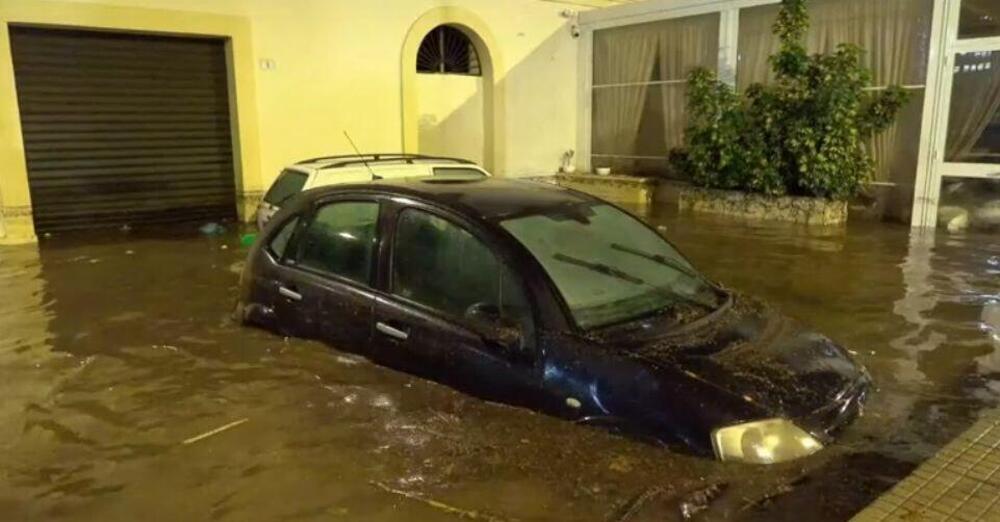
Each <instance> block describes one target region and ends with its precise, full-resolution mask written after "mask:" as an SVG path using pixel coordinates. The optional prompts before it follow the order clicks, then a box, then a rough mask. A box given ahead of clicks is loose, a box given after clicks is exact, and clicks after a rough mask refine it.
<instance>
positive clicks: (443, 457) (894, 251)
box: [0, 216, 1000, 522]
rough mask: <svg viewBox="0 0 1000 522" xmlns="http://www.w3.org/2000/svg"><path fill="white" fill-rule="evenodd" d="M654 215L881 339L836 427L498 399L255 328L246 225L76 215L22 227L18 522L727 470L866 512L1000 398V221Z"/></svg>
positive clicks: (458, 495) (620, 484) (672, 480)
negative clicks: (764, 446) (759, 463)
mask: <svg viewBox="0 0 1000 522" xmlns="http://www.w3.org/2000/svg"><path fill="white" fill-rule="evenodd" d="M651 220H652V221H654V222H656V223H658V224H661V225H663V226H665V227H666V230H667V235H668V236H669V237H671V238H672V239H673V240H674V241H675V242H676V243H677V244H678V245H679V246H680V247H681V248H682V250H684V251H685V252H686V253H688V254H689V256H690V257H691V258H692V259H693V260H694V261H695V263H696V265H698V266H699V267H701V268H702V269H703V270H704V271H705V272H707V273H708V274H709V275H710V276H712V277H713V278H715V279H717V280H720V281H722V282H724V283H725V284H726V285H728V286H731V287H734V288H737V289H739V290H742V291H745V292H749V293H753V294H756V295H759V296H762V297H765V298H767V299H768V300H770V301H771V302H772V303H774V304H776V305H778V306H779V307H780V308H782V309H783V310H785V311H787V312H788V313H790V314H792V315H794V316H796V317H798V318H800V319H803V320H805V321H807V322H810V323H812V324H813V325H815V326H816V327H817V328H818V329H820V330H821V331H823V332H825V333H828V334H829V335H830V336H832V337H833V338H835V339H837V340H838V341H840V342H842V343H844V344H846V345H847V346H848V347H850V348H851V349H852V350H854V351H855V352H857V354H858V358H859V359H860V360H861V361H862V362H863V363H864V364H866V365H867V366H868V367H869V369H870V370H871V372H872V374H873V375H874V377H875V380H876V382H877V383H878V386H879V390H878V392H877V393H875V394H874V396H873V397H872V399H871V401H870V403H869V407H868V409H867V411H866V413H865V416H864V417H863V418H862V419H860V420H859V421H858V422H857V423H855V424H854V425H853V426H852V427H850V428H849V429H848V431H847V432H846V433H845V434H844V435H843V438H842V440H841V441H840V442H839V443H838V444H837V445H835V446H833V447H830V448H828V449H827V450H825V451H823V452H820V454H818V455H816V456H814V457H810V458H808V459H805V460H803V461H799V462H796V463H792V464H787V465H781V466H774V467H750V466H743V465H733V464H721V463H717V462H712V461H707V460H704V459H699V458H695V457H691V456H687V455H683V454H678V453H674V452H670V451H668V450H665V449H661V448H657V447H654V446H651V445H647V444H644V443H641V442H637V441H633V440H629V439H624V438H620V437H617V436H613V435H610V434H607V433H604V432H602V431H599V430H597V429H590V428H583V427H577V426H574V425H571V424H570V423H566V422H562V421H558V420H555V419H551V418H547V417H545V416H542V415H537V414H534V413H531V412H529V411H525V410H519V409H514V408H509V407H505V406H502V405H497V404H490V403H486V402H483V401H480V400H478V399H474V398H470V397H466V396H464V395H461V394H459V393H456V392H454V391H452V390H450V389H448V388H445V387H442V386H439V385H436V384H434V383H430V382H426V381H422V380H420V379H417V378H413V377H410V376H407V375H404V374H400V373H397V372H394V371H391V370H387V369H384V368H381V367H377V366H374V365H372V364H370V363H368V362H366V361H365V360H363V359H359V358H357V357H355V356H351V355H348V354H346V353H344V352H339V351H337V350H335V349H331V348H328V347H326V346H323V345H321V344H318V343H313V342H306V341H300V340H295V339H283V338H281V337H277V336H274V335H271V334H269V333H266V332H263V331H259V330H254V329H246V328H242V327H240V326H238V325H236V324H234V323H233V322H232V321H231V319H230V316H229V313H230V310H231V309H232V305H233V302H234V297H235V290H236V288H235V285H236V278H237V274H236V270H237V269H238V265H239V263H240V261H241V258H242V257H243V251H242V250H241V248H240V246H239V237H238V234H236V233H235V232H230V233H227V234H223V235H220V236H203V235H201V234H200V233H199V232H198V231H197V228H196V227H178V228H175V229H172V230H159V231H141V230H133V231H128V232H123V231H114V232H103V233H87V234H67V235H57V236H55V237H51V238H45V239H43V241H42V243H41V245H40V247H39V248H35V247H17V248H2V249H0V289H2V299H0V379H2V381H0V394H2V395H0V397H2V400H0V519H3V520H101V521H114V520H129V521H132V520H141V519H142V518H150V519H155V520H207V519H212V520H241V521H243V520H319V519H322V520H366V521H369V520H370V521H397V520H398V521H402V520H432V521H433V520H456V519H458V518H459V517H461V516H465V517H466V518H471V519H479V520H501V521H506V520H521V521H536V520H539V521H540V520H595V521H616V522H617V521H646V520H678V519H681V517H682V511H684V510H685V508H690V507H692V506H695V507H697V504H698V503H697V502H693V503H692V502H690V501H691V500H692V499H695V498H696V497H699V496H701V497H704V496H706V495H704V494H702V495H699V494H698V492H699V491H703V490H705V488H710V489H711V491H713V492H717V493H715V494H712V495H707V496H711V497H716V498H715V500H714V501H712V502H711V503H710V505H709V508H708V509H707V510H705V511H701V512H698V513H696V514H695V517H696V518H697V519H699V520H803V519H808V520H843V519H845V518H847V517H849V516H850V515H851V514H853V513H855V512H856V511H858V510H859V509H860V508H862V507H863V506H864V505H865V504H867V503H868V502H869V501H870V500H871V499H872V498H874V497H875V496H877V495H878V494H879V493H880V492H881V491H883V490H885V489H886V488H888V487H889V486H891V484H892V483H894V482H895V481H897V480H898V479H899V478H901V477H902V476H904V475H906V473H907V472H909V471H910V470H911V469H912V468H913V467H914V465H915V464H917V463H919V462H920V461H922V460H923V459H926V458H927V457H929V456H930V455H931V454H933V452H934V451H935V450H936V449H937V448H939V447H940V446H942V445H943V444H944V443H946V442H947V441H948V440H949V438H950V437H952V436H954V435H956V434H957V433H959V432H960V431H961V430H962V429H964V428H965V427H967V426H969V425H970V424H972V422H973V421H974V420H975V419H976V415H977V412H979V411H981V410H982V409H983V408H985V407H987V406H991V405H995V404H997V402H998V399H1000V239H998V238H997V237H996V236H992V237H991V236H976V235H962V236H946V235H937V236H933V235H932V236H929V237H911V236H910V233H909V229H907V228H903V227H893V226H888V225H870V224H859V225H855V226H852V227H851V228H850V229H849V230H848V232H846V233H845V232H843V231H839V230H830V229H812V230H808V229H802V228H796V227H783V226H773V225H768V226H766V227H754V226H744V225H739V224H735V223H733V222H731V221H715V220H707V219H703V218H698V219H695V218H692V217H687V216H686V217H683V218H678V217H675V216H654V217H651ZM238 421H243V422H242V423H240V424H237V425H234V426H233V427H231V428H230V429H228V430H225V431H222V432H220V433H217V434H215V435H212V436H209V437H206V438H197V437H198V436H199V435H201V434H204V433H207V432H210V431H211V430H213V429H215V428H218V427H220V426H225V425H227V424H229V423H233V422H238ZM185 441H187V443H185Z"/></svg>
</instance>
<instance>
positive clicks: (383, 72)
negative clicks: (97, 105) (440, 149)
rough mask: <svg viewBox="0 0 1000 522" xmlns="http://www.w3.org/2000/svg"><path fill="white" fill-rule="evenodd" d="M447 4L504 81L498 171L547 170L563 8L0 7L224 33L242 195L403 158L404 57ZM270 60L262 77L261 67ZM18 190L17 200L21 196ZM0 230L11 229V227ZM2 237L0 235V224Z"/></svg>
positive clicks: (10, 165)
mask: <svg viewBox="0 0 1000 522" xmlns="http://www.w3.org/2000/svg"><path fill="white" fill-rule="evenodd" d="M442 5H453V6H455V7H456V9H457V10H461V11H462V12H466V13H469V14H470V16H472V17H475V18H478V19H479V20H482V21H483V23H484V24H485V26H486V27H487V30H488V31H489V32H490V33H491V34H490V35H489V38H490V39H489V40H488V41H491V42H492V45H493V46H495V48H494V49H490V53H491V54H492V55H494V56H496V57H497V58H498V59H497V60H496V63H497V64H498V69H499V70H496V71H494V73H495V77H496V79H495V81H496V82H498V83H502V84H503V89H502V90H500V91H498V92H500V93H502V98H503V99H502V103H501V104H500V105H499V109H500V110H502V111H503V115H502V118H499V119H498V120H497V122H498V126H499V127H500V129H499V136H498V139H499V141H500V142H502V143H503V144H504V146H503V148H502V150H501V149H498V150H499V153H500V154H501V155H502V157H500V158H498V161H497V164H498V165H499V166H500V167H501V171H500V172H498V173H497V174H500V175H528V174H539V173H551V172H553V171H554V170H555V168H556V167H557V166H558V162H559V158H560V155H561V154H562V152H563V151H565V150H566V149H569V148H572V147H573V146H574V143H575V132H576V121H575V120H576V110H575V105H576V100H575V97H576V89H575V83H576V81H575V72H576V42H577V41H576V40H574V39H572V38H571V36H570V31H569V28H568V25H567V23H568V22H567V19H566V18H563V17H562V16H560V12H561V11H563V10H564V9H565V8H566V7H567V6H566V5H565V4H559V3H552V2H544V1H540V0H503V1H499V0H453V1H451V2H443V1H440V0H379V1H363V2H355V1H351V2H348V1H346V0H211V1H208V0H67V1H51V0H0V23H3V24H4V25H6V24H7V23H12V22H13V23H36V24H52V25H70V26H83V27H98V28H102V27H104V28H118V29H135V30H141V31H160V32H172V33H186V34H214V35H219V36H227V37H230V38H232V42H233V49H232V50H233V53H234V60H235V63H236V71H235V72H236V82H235V86H234V87H235V89H236V95H237V98H238V100H237V107H236V110H237V113H238V118H239V127H238V129H239V140H240V143H239V145H240V150H241V168H242V170H243V173H242V175H241V177H242V179H243V181H244V184H245V186H244V187H242V190H243V191H245V192H247V193H253V192H254V191H259V190H260V189H262V188H263V187H266V186H267V185H268V184H269V183H270V182H271V181H272V180H273V178H274V176H276V175H277V173H278V171H279V170H280V168H281V167H282V166H283V165H286V164H288V163H290V162H292V161H295V160H297V159H301V158H305V157H311V156H316V155H321V154H330V153H346V152H349V151H350V150H351V149H350V145H349V144H348V143H347V141H346V140H345V138H344V136H343V131H344V130H347V131H349V132H350V133H351V135H352V137H353V138H354V140H355V142H356V143H357V144H358V146H359V147H361V148H362V149H367V150H372V151H374V150H379V151H392V150H401V149H402V146H403V143H402V140H403V138H402V136H403V128H402V121H403V116H402V110H403V109H402V107H403V103H402V100H403V99H404V98H405V96H403V93H402V92H401V89H402V87H401V85H402V83H401V77H402V71H403V67H402V64H401V52H402V46H403V42H404V38H405V37H406V35H407V33H408V31H409V30H410V28H411V26H413V25H414V23H415V21H416V20H418V19H419V18H420V17H421V16H422V15H423V14H425V13H427V12H428V11H431V10H433V9H436V8H438V9H439V8H441V6H442ZM0 37H2V40H3V42H2V43H0V140H2V141H3V142H2V143H0V198H3V199H0V207H4V206H7V207H14V206H19V205H22V204H23V200H24V197H25V195H26V190H25V186H24V182H22V181H17V180H15V181H11V180H12V179H14V178H17V177H23V173H24V164H23V163H24V159H23V146H22V143H21V138H20V131H19V123H18V119H17V116H16V114H17V113H16V100H15V99H14V88H13V70H12V65H11V62H10V56H9V54H10V53H9V46H8V41H7V35H6V33H5V31H4V32H0ZM265 59H267V60H271V61H273V64H274V68H273V69H270V70H264V69H262V68H261V66H260V62H261V60H265ZM22 192H24V194H22ZM8 228H9V227H8ZM0 234H3V232H2V229H0Z"/></svg>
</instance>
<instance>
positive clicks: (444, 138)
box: [417, 74, 486, 164]
mask: <svg viewBox="0 0 1000 522" xmlns="http://www.w3.org/2000/svg"><path fill="white" fill-rule="evenodd" d="M417 107H418V108H419V113H420V116H419V120H418V125H419V127H420V134H419V141H418V144H419V147H420V148H419V152H421V153H423V154H434V155H440V156H449V157H454V158H463V159H467V160H471V161H475V162H476V163H479V164H482V163H483V161H484V160H485V152H484V146H485V143H484V140H485V134H484V132H483V130H484V129H483V126H484V125H485V124H486V122H485V121H484V118H483V78H482V77H480V76H463V75H457V74H418V75H417Z"/></svg>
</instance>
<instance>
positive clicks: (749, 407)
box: [237, 178, 871, 463]
mask: <svg viewBox="0 0 1000 522" xmlns="http://www.w3.org/2000/svg"><path fill="white" fill-rule="evenodd" d="M237 310H238V313H239V314H240V317H241V318H242V320H243V321H245V322H247V323H252V324H256V325H260V326H263V327H265V328H268V329H272V330H274V331H276V332H279V333H281V334H284V335H292V336H300V337H307V338H315V339H320V340H323V341H325V342H327V343H329V344H331V345H333V346H334V347H336V348H339V349H343V350H348V351H352V352H356V353H359V354H362V355H364V356H366V357H368V358H369V359H371V360H372V361H375V362H377V363H379V364H383V365H386V366H389V367H393V368H397V369H400V370H403V371H406V372H410V373H413V374H417V375H420V376H424V377H427V378H429V379H433V380H435V381H439V382H441V383H445V384H447V385H449V386H452V387H454V388H457V389H459V390H463V391H466V392H468V393H471V394H473V395H476V396H479V397H483V398H486V399H489V400H495V401H501V402H506V403H510V404H514V405H520V406H525V407H529V408H532V409H535V410H539V411H542V412H545V413H548V414H551V415H555V416H559V417H563V418H566V419H571V420H573V421H576V422H578V423H581V424H589V425H598V426H603V427H607V428H610V429H613V430H616V431H619V432H624V433H628V434H635V435H637V436H640V437H644V438H652V439H654V440H656V441H662V442H664V443H667V444H669V445H674V446H678V445H680V446H684V447H687V448H689V449H690V450H691V451H693V452H695V453H697V454H702V455H706V456H709V455H714V456H715V457H717V458H718V459H721V460H733V461H743V462H752V463H773V462H781V461H785V460H790V459H794V458H798V457H802V456H805V455H809V454H811V453H814V452H816V451H818V450H820V449H821V448H823V447H824V445H827V444H829V443H830V442H831V441H832V440H833V438H834V436H835V434H836V433H837V432H838V430H839V429H840V428H841V427H843V426H845V425H846V424H847V423H849V422H850V421H851V420H852V419H853V418H855V417H856V416H857V415H859V413H860V411H861V408H862V404H863V402H864V399H865V395H866V393H867V392H868V390H869V388H870V385H871V380H870V378H869V377H868V374H867V372H866V371H865V370H864V369H863V368H862V367H860V366H859V365H858V364H856V363H855V362H854V361H852V359H851V357H850V355H849V354H848V353H847V351H846V350H845V349H844V348H842V347H840V346H838V345H837V344H836V343H834V342H833V341H831V340H830V339H828V338H827V337H825V336H823V335H821V334H819V333H816V332H814V331H812V330H809V329H807V328H805V327H803V326H802V325H800V324H798V323H797V322H796V321H794V320H792V319H790V318H788V317H786V316H784V315H781V314H780V313H778V312H777V311H775V310H774V309H772V308H770V307H768V306H766V305H764V304H762V303H761V302H759V301H757V300H754V299H751V298H748V297H744V296H742V295H739V294H737V293H735V292H732V291H729V290H727V289H725V288H723V287H721V286H720V285H718V284H715V283H713V282H712V281H710V280H709V279H708V278H706V277H705V276H703V275H702V274H701V273H700V272H698V271H697V270H696V269H695V267H694V266H692V264H691V263H690V262H689V261H688V260H687V259H685V258H684V257H683V256H682V255H681V254H680V253H679V252H678V251H677V249H676V248H674V247H673V246H672V245H671V244H670V243H669V242H668V241H667V240H666V239H664V238H663V237H662V236H661V235H660V234H659V233H657V232H656V231H655V230H654V229H652V228H650V227H648V226H647V225H645V224H644V223H643V222H642V221H640V220H639V219H637V218H635V217H633V216H632V215H630V214H628V213H627V212H625V211H623V210H621V209H619V208H617V207H615V206H613V205H611V204H609V203H607V202H604V201H602V200H599V199H597V198H594V197H591V196H588V195H585V194H582V193H579V192H575V191H571V190H567V189H563V188H559V187H556V186H552V185H548V184H543V183H537V182H526V181H510V180H497V179H483V178H478V179H455V178H451V179H435V178H425V179H419V180H413V179H411V180H385V181H379V182H374V183H367V184H357V185H339V186H334V187H325V188H319V189H315V190H311V191H307V192H304V193H303V194H301V195H300V196H299V197H297V198H295V199H294V200H291V201H289V203H288V205H286V208H284V209H283V210H282V211H281V212H280V213H279V214H278V215H277V216H275V218H274V220H273V222H272V223H271V224H270V225H269V226H268V227H267V228H266V229H265V231H264V232H263V233H262V234H261V235H260V236H259V237H258V239H257V241H256V243H255V244H254V246H253V247H252V248H251V251H250V254H249V260H248V262H247V264H246V266H245V269H244V271H243V274H242V276H241V281H240V301H239V305H238V308H237Z"/></svg>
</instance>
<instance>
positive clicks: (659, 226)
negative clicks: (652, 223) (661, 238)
mask: <svg viewBox="0 0 1000 522" xmlns="http://www.w3.org/2000/svg"><path fill="white" fill-rule="evenodd" d="M656 230H659V231H660V232H666V231H667V227H665V226H663V225H656Z"/></svg>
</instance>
